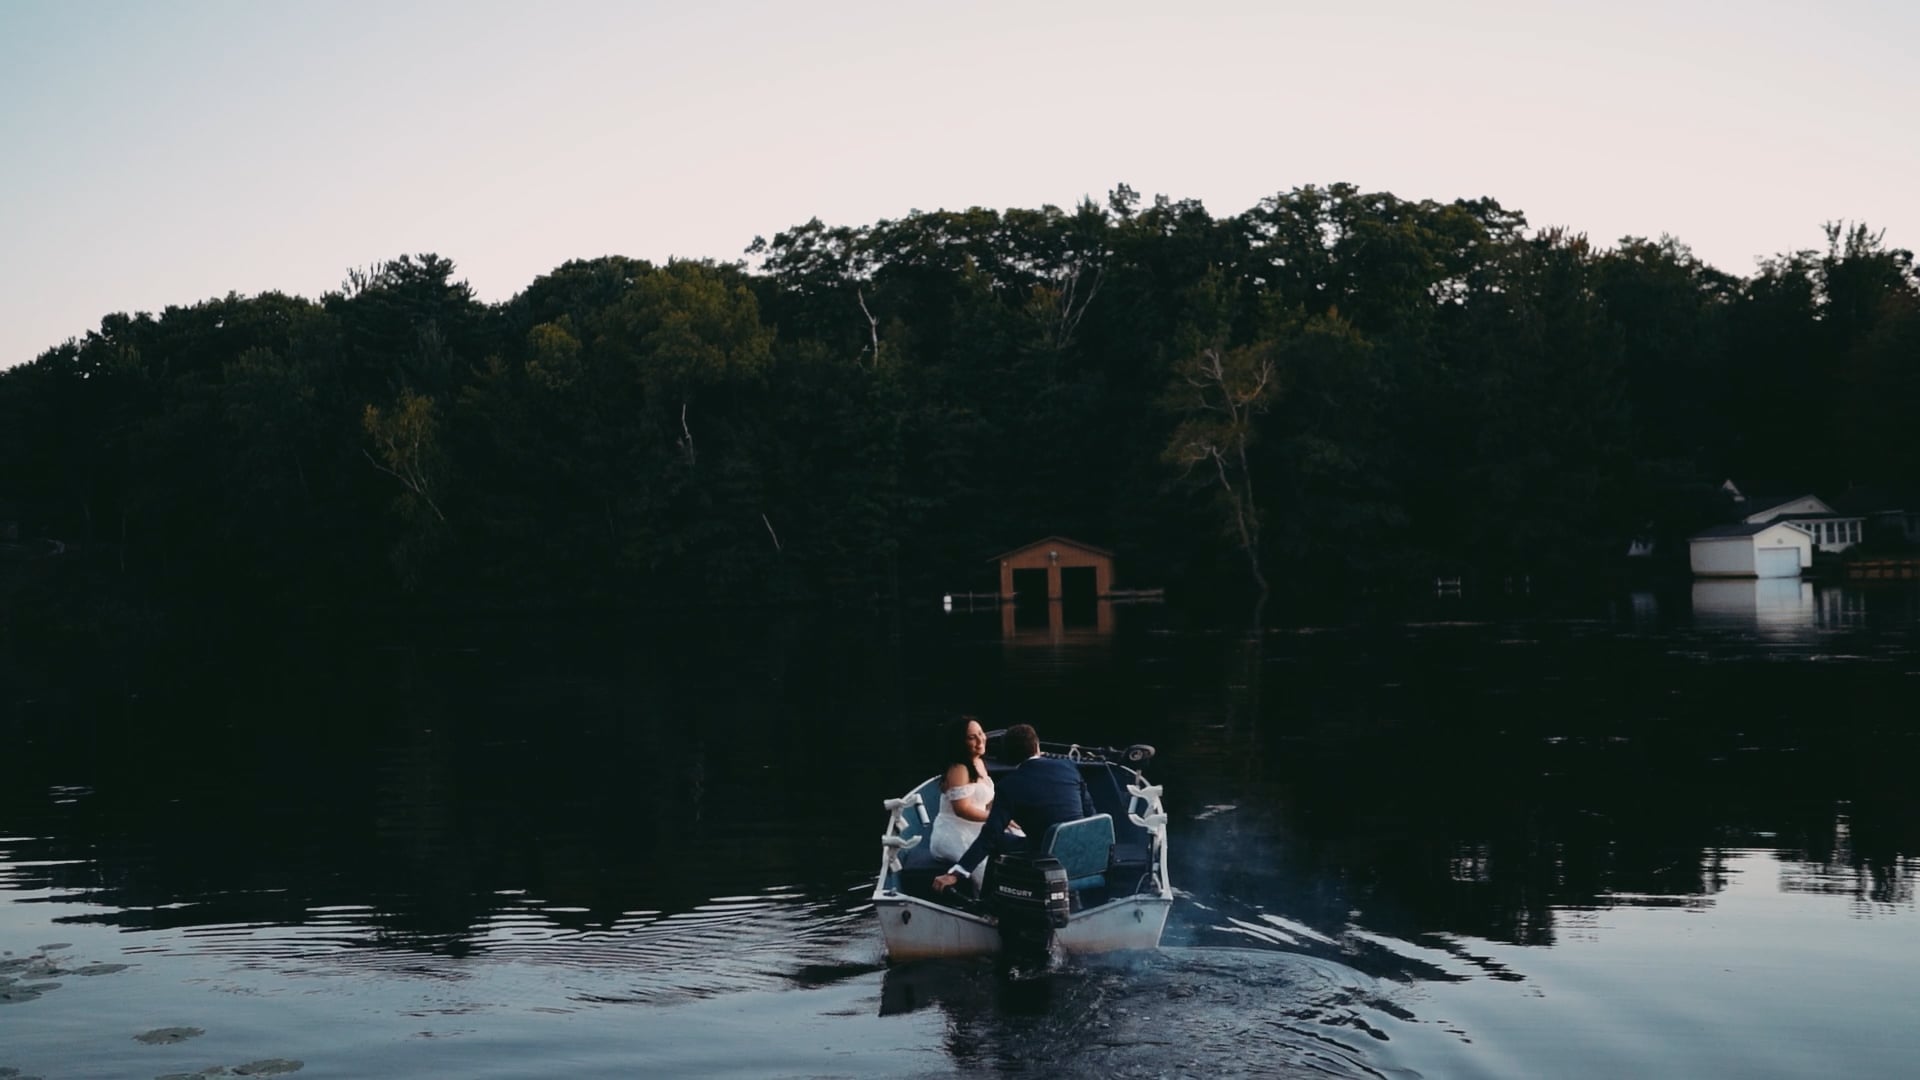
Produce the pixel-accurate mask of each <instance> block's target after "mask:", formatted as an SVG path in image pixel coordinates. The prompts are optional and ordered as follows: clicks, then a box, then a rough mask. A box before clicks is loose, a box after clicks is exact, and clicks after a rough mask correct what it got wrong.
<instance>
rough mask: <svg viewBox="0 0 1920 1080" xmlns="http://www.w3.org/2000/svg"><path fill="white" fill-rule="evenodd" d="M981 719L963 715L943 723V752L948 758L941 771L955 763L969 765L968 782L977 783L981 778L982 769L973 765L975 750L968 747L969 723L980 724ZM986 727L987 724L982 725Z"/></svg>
mask: <svg viewBox="0 0 1920 1080" xmlns="http://www.w3.org/2000/svg"><path fill="white" fill-rule="evenodd" d="M978 723H980V719H979V718H978V717H974V716H962V717H960V718H959V719H958V720H952V721H949V722H948V723H946V724H944V725H942V727H941V730H942V731H944V732H945V733H946V734H945V737H944V738H942V739H941V750H940V752H941V754H942V755H943V756H944V757H945V758H946V759H947V760H946V765H944V766H942V767H941V770H940V771H941V772H945V771H946V769H947V768H948V767H950V766H954V765H965V766H966V767H967V782H968V783H970V784H971V783H976V782H978V781H979V779H980V770H979V769H976V768H974V767H973V751H972V750H970V749H968V748H967V725H968V724H978ZM981 726H982V727H985V725H981Z"/></svg>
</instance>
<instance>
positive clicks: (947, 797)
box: [927, 773, 993, 884]
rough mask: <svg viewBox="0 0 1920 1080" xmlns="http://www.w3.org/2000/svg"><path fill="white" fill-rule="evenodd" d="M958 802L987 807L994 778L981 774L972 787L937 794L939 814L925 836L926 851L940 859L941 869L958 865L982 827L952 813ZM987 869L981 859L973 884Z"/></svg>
mask: <svg viewBox="0 0 1920 1080" xmlns="http://www.w3.org/2000/svg"><path fill="white" fill-rule="evenodd" d="M959 799H972V800H973V801H974V802H976V803H979V804H980V805H982V806H986V805H990V804H991V803H992V802H993V777H991V776H988V775H986V774H985V773H982V774H980V779H978V780H975V781H974V782H973V783H971V784H956V785H954V786H953V787H950V788H948V789H947V790H945V791H943V792H941V793H940V813H939V814H937V815H936V816H935V817H934V819H933V832H932V833H931V834H930V835H929V836H928V837H927V850H928V851H931V852H932V853H933V857H934V858H936V859H938V860H940V862H941V864H942V867H943V868H944V867H946V866H951V865H953V864H954V863H956V862H958V861H959V860H960V856H962V855H965V854H966V853H967V849H968V848H970V847H972V846H973V841H974V839H975V838H976V837H978V836H979V835H980V827H981V826H982V825H983V824H985V822H980V821H968V820H967V819H966V818H963V817H961V816H960V815H959V814H956V813H954V812H953V804H954V802H955V801H956V800H959ZM986 866H987V860H985V859H982V860H980V865H979V866H978V867H977V868H975V870H974V879H975V884H978V883H979V878H980V876H981V873H982V871H984V870H985V869H986Z"/></svg>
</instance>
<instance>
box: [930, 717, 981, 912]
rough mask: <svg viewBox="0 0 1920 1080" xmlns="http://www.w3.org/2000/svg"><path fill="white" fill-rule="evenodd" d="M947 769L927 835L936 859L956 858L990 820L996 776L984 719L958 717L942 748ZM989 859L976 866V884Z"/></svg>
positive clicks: (950, 860)
mask: <svg viewBox="0 0 1920 1080" xmlns="http://www.w3.org/2000/svg"><path fill="white" fill-rule="evenodd" d="M942 751H943V753H944V754H945V756H946V760H947V762H948V764H947V772H946V775H945V776H943V777H941V779H940V813H939V816H937V817H935V818H934V819H933V833H932V835H931V836H929V837H928V838H927V850H928V851H931V852H932V853H933V855H934V857H935V858H936V859H942V860H945V861H947V862H953V861H955V860H957V859H959V858H960V856H961V855H964V854H966V851H967V848H968V847H970V846H972V844H973V841H974V838H975V837H977V836H979V835H980V825H981V823H982V822H984V821H986V820H987V810H988V808H989V807H991V806H992V805H993V777H991V776H988V775H987V762H986V757H985V755H986V752H987V733H986V732H985V731H984V730H982V729H981V727H980V721H978V720H975V719H974V718H973V717H971V716H963V717H961V718H960V719H959V720H957V721H955V722H954V724H953V726H952V729H951V730H950V732H949V734H948V735H947V737H946V746H944V747H943V748H942ZM986 865H987V860H985V859H982V860H981V862H980V866H979V867H978V868H976V869H975V870H974V885H975V886H976V887H978V886H979V884H980V877H981V876H982V872H983V871H985V870H986Z"/></svg>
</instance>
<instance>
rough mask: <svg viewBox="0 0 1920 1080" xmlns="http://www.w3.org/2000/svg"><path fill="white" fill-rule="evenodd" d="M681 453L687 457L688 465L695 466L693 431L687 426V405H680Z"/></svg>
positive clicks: (682, 403)
mask: <svg viewBox="0 0 1920 1080" xmlns="http://www.w3.org/2000/svg"><path fill="white" fill-rule="evenodd" d="M680 452H681V453H683V454H685V455H687V464H688V465H692V464H694V453H693V429H692V428H690V427H688V426H687V403H686V402H684V401H683V402H681V403H680Z"/></svg>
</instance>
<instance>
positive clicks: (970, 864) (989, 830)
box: [933, 798, 1011, 892]
mask: <svg viewBox="0 0 1920 1080" xmlns="http://www.w3.org/2000/svg"><path fill="white" fill-rule="evenodd" d="M1010 817H1011V814H1010V813H1009V811H1008V809H1007V800H1006V799H1004V798H997V799H995V800H993V809H992V810H990V811H988V812H987V821H986V824H984V825H982V826H980V835H979V836H976V837H974V838H973V843H971V844H968V845H967V850H966V851H965V852H963V853H961V855H960V861H959V862H956V863H954V864H953V867H952V868H951V869H949V870H948V871H947V872H946V873H944V874H941V875H940V876H939V877H937V878H934V879H933V887H934V890H935V891H936V892H937V891H940V890H942V889H946V888H947V887H949V886H951V885H953V884H954V883H955V882H958V881H959V880H960V878H961V877H962V876H963V875H966V874H971V873H973V868H974V867H976V866H979V865H980V860H981V859H984V858H986V857H987V852H988V851H989V850H991V849H992V847H993V838H994V837H996V836H999V835H1000V834H1001V833H1003V832H1005V831H1007V821H1008V820H1009V818H1010Z"/></svg>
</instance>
